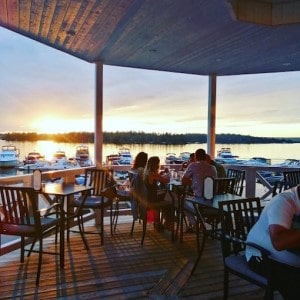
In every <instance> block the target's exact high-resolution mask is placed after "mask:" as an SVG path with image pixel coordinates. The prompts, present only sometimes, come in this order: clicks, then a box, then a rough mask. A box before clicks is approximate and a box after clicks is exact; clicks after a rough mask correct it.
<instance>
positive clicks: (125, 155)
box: [118, 147, 133, 165]
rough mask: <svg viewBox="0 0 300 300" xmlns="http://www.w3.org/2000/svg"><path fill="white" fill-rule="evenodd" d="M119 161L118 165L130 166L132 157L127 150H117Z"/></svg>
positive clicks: (124, 148)
mask: <svg viewBox="0 0 300 300" xmlns="http://www.w3.org/2000/svg"><path fill="white" fill-rule="evenodd" d="M118 154H119V156H120V160H119V161H118V164H119V165H131V164H132V162H133V158H132V155H131V153H130V150H129V148H126V147H122V148H120V149H119V153H118Z"/></svg>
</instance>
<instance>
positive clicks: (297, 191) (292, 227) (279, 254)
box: [246, 185, 300, 299]
mask: <svg viewBox="0 0 300 300" xmlns="http://www.w3.org/2000/svg"><path fill="white" fill-rule="evenodd" d="M299 216H300V185H298V186H297V187H294V188H292V189H290V190H287V191H285V192H283V193H280V194H278V195H276V196H275V197H274V198H272V199H271V200H270V202H269V203H268V204H267V205H266V207H265V208H264V209H263V211H262V213H261V216H260V218H259V220H258V221H257V222H256V224H255V225H254V226H253V228H252V229H251V230H250V232H249V235H248V238H247V241H249V242H254V243H256V244H258V245H260V246H262V247H264V248H265V249H267V250H268V251H269V252H270V253H271V256H272V258H273V259H275V260H276V261H279V262H281V263H284V264H288V265H290V266H292V267H295V269H294V268H293V269H288V271H287V269H286V268H284V267H282V265H279V264H278V266H276V265H275V269H274V270H272V275H274V279H275V282H276V286H277V287H278V289H279V291H280V292H281V294H282V295H283V296H284V298H285V299H299V297H300V227H299V222H298V220H297V219H299ZM292 249H298V250H299V251H298V253H295V252H294V251H291V250H292ZM246 258H247V261H248V263H249V265H250V267H251V268H252V269H253V270H254V271H255V272H257V273H260V274H262V275H264V272H265V271H266V268H265V267H264V262H263V261H262V259H261V253H260V252H259V251H258V250H256V249H254V248H253V247H250V246H247V248H246Z"/></svg>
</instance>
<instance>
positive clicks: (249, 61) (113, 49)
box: [0, 0, 300, 75]
mask: <svg viewBox="0 0 300 300" xmlns="http://www.w3.org/2000/svg"><path fill="white" fill-rule="evenodd" d="M242 1H245V0H242ZM247 1H248V2H249V0H247ZM277 2H278V1H277ZM0 26H2V27H5V28H7V29H9V30H12V31H14V32H17V33H19V34H22V35H24V36H27V37H29V38H31V39H33V40H35V41H38V42H40V43H43V44H46V45H49V46H51V47H53V48H55V49H58V50H61V51H63V52H65V53H68V54H70V55H73V56H75V57H78V58H80V59H82V60H85V61H87V62H96V61H102V62H103V63H104V64H106V65H114V66H123V67H133V68H141V69H150V70H162V71H170V72H179V73H188V74H199V75H209V74H216V75H236V74H255V73H269V72H284V71H299V70H300V25H299V24H290V25H280V26H266V25H259V24H253V23H249V22H241V21H238V20H237V19H236V18H235V15H234V13H233V9H232V6H231V4H230V3H229V0H1V1H0ZM0 47H1V45H0Z"/></svg>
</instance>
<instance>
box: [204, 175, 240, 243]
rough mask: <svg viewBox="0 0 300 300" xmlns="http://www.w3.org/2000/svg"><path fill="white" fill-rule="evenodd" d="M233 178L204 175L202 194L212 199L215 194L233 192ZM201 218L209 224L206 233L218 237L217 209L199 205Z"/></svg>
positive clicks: (218, 219)
mask: <svg viewBox="0 0 300 300" xmlns="http://www.w3.org/2000/svg"><path fill="white" fill-rule="evenodd" d="M234 184H235V178H234V177H231V178H227V177H224V178H213V177H205V178H204V186H203V196H204V198H205V199H207V200H211V199H213V197H214V196H216V195H224V194H228V193H229V194H233V189H234ZM199 209H200V211H201V215H202V218H203V220H204V222H205V223H207V224H209V225H210V227H211V228H210V229H208V228H207V229H206V234H207V235H208V236H209V237H211V238H213V239H215V238H217V239H218V238H219V237H220V228H219V226H218V225H219V224H220V214H219V210H217V209H215V208H210V207H204V206H203V207H200V208H199Z"/></svg>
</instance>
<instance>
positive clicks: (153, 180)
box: [144, 156, 173, 225]
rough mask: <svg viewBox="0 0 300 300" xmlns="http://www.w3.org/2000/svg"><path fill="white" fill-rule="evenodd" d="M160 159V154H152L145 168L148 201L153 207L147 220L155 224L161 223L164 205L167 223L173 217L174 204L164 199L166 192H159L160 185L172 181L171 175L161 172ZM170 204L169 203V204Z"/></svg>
mask: <svg viewBox="0 0 300 300" xmlns="http://www.w3.org/2000/svg"><path fill="white" fill-rule="evenodd" d="M159 168H160V160H159V157H158V156H152V157H150V158H149V159H148V162H147V165H146V167H145V170H144V183H145V186H146V188H147V201H148V206H149V204H150V205H151V207H152V209H148V211H147V221H148V222H153V223H154V224H155V225H158V224H159V223H160V217H159V212H160V209H161V208H162V206H165V207H164V208H163V215H164V217H165V223H169V222H170V221H171V218H172V215H171V214H172V211H173V209H172V207H170V206H172V204H171V203H167V202H166V201H165V200H164V197H165V192H164V191H163V192H162V193H159V185H160V184H167V183H169V182H170V179H169V177H167V176H163V175H160V174H159ZM168 204H169V205H168ZM166 225H167V224H166Z"/></svg>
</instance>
